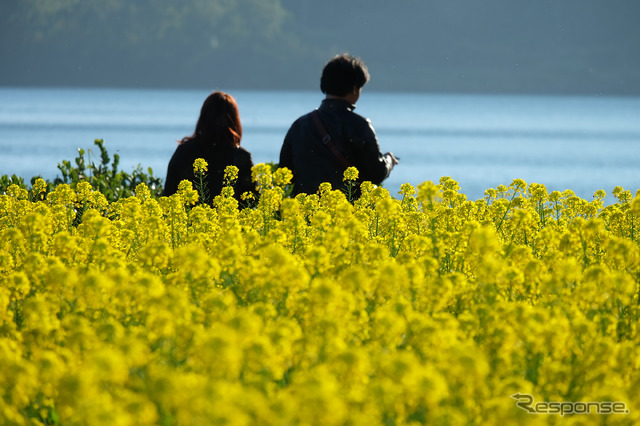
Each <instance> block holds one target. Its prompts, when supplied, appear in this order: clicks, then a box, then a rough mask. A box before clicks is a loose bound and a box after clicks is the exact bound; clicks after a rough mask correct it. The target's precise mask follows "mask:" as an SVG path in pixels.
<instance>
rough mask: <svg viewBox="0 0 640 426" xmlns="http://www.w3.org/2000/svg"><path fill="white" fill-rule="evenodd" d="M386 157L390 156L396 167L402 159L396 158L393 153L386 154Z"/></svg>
mask: <svg viewBox="0 0 640 426" xmlns="http://www.w3.org/2000/svg"><path fill="white" fill-rule="evenodd" d="M384 155H388V156H389V157H391V163H392V164H393V165H394V166H395V165H396V164H398V160H399V159H400V158H397V157H395V156H394V155H393V153H392V152H387V153H386V154H384Z"/></svg>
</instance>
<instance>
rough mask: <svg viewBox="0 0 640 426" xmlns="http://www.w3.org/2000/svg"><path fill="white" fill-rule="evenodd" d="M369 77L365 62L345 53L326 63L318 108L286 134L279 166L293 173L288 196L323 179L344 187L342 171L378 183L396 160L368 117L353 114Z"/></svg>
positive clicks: (314, 188)
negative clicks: (349, 169) (383, 146)
mask: <svg viewBox="0 0 640 426" xmlns="http://www.w3.org/2000/svg"><path fill="white" fill-rule="evenodd" d="M367 81H369V71H368V70H367V67H366V65H365V64H364V63H363V62H362V61H361V60H360V59H359V58H356V57H353V56H351V55H348V54H343V55H338V56H336V57H334V58H333V59H331V60H330V61H329V62H327V64H326V65H325V67H324V69H323V71H322V77H321V79H320V89H321V90H322V93H324V94H325V95H326V97H325V99H324V100H323V101H322V104H321V105H320V107H319V108H318V109H317V110H315V111H312V112H311V113H309V114H305V115H303V116H302V117H300V118H298V119H297V120H296V121H295V122H294V123H293V124H292V125H291V128H290V129H289V131H288V132H287V135H286V136H285V139H284V143H283V144H282V149H281V150H280V163H279V167H287V168H289V169H291V171H292V172H293V195H296V194H300V193H307V194H313V193H315V192H316V191H317V190H318V187H319V186H320V184H321V183H323V182H329V183H331V186H332V188H333V189H342V190H344V183H343V180H342V178H343V172H344V170H345V169H346V168H347V167H349V166H354V167H356V168H357V169H358V171H359V174H360V178H359V181H360V182H363V181H371V182H372V183H374V184H376V185H379V184H380V183H382V181H383V180H384V179H386V178H387V177H388V176H389V173H390V172H391V169H393V167H394V166H395V165H396V164H398V160H397V159H396V158H395V157H394V156H393V154H392V153H390V152H388V153H386V154H382V153H381V152H380V147H379V146H378V139H377V138H376V134H375V131H374V130H373V127H372V126H371V122H370V121H369V120H368V119H366V118H364V117H362V116H360V115H358V114H356V113H354V112H353V110H354V109H355V103H356V102H357V101H358V99H359V98H360V92H361V90H362V86H364V85H365V83H366V82H367Z"/></svg>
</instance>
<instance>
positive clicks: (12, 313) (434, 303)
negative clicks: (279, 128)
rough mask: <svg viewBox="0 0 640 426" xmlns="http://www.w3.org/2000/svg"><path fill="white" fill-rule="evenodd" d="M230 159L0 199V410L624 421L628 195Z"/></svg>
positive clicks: (634, 247) (102, 419)
mask: <svg viewBox="0 0 640 426" xmlns="http://www.w3.org/2000/svg"><path fill="white" fill-rule="evenodd" d="M196 166H197V167H198V169H197V171H198V172H199V173H205V172H206V170H207V169H206V164H203V163H202V162H199V163H198V164H197V165H196ZM227 171H228V173H227V182H228V183H229V185H228V186H227V187H226V188H225V189H224V190H223V192H222V194H221V195H218V196H216V197H214V198H213V199H212V200H211V202H210V203H208V204H207V203H202V202H200V200H201V195H202V194H203V193H204V192H203V188H201V187H199V185H196V187H195V188H194V187H193V185H192V184H191V183H189V182H186V181H185V182H183V183H182V184H181V185H180V190H179V192H178V193H177V194H175V195H173V196H171V197H159V198H158V197H154V196H152V195H151V193H150V190H149V188H148V187H147V186H146V185H145V184H144V183H142V184H139V185H138V187H137V189H136V191H135V196H131V197H126V198H121V199H118V200H117V201H113V202H109V201H107V199H106V198H105V196H104V195H103V194H101V193H100V192H98V191H96V190H94V189H93V188H92V187H91V185H90V184H89V183H87V182H81V183H78V184H77V185H72V186H73V187H72V186H70V185H68V184H60V185H58V186H56V187H55V188H52V189H51V188H49V189H48V188H47V186H46V185H45V183H44V182H43V181H42V180H38V181H36V182H35V183H34V185H33V187H32V188H31V189H29V190H26V189H23V188H20V187H18V186H15V185H14V186H11V187H9V189H8V190H7V191H6V193H5V194H3V195H0V423H1V424H5V425H33V424H60V425H209V424H211V425H218V424H220V425H223V424H224V425H298V424H304V425H363V424H364V425H369V426H370V425H404V424H439V425H462V424H470V425H481V424H559V423H560V422H562V424H565V423H566V424H607V425H613V424H634V423H637V422H638V421H640V398H638V396H637V395H638V394H639V393H640V335H639V329H638V319H639V317H640V300H639V298H638V296H639V285H640V247H639V243H640V194H638V193H636V194H632V193H631V192H630V191H626V190H624V189H622V188H619V187H618V188H615V189H614V191H613V195H614V196H615V197H616V200H617V201H616V202H615V203H614V204H611V205H608V206H604V203H603V199H604V196H605V194H604V192H603V191H598V192H597V193H596V194H595V196H594V199H593V200H591V201H586V200H584V199H581V198H579V197H576V196H575V195H574V194H573V193H572V192H571V191H565V192H562V193H560V192H551V193H549V192H548V191H547V189H546V188H545V187H544V186H543V185H539V184H533V183H532V184H529V185H527V184H526V183H525V182H524V181H522V180H514V181H513V183H511V185H509V186H500V187H498V188H496V189H489V190H487V192H486V196H485V197H484V198H483V199H479V200H476V201H472V200H468V199H467V198H466V196H465V195H464V194H462V193H460V188H459V186H458V184H457V183H456V182H455V181H454V180H453V179H451V178H448V177H444V178H442V179H441V180H440V181H439V182H438V183H437V184H436V183H433V182H425V183H423V184H421V185H419V186H418V187H417V188H414V187H412V186H411V185H409V184H405V185H403V186H402V188H401V191H400V193H399V194H398V195H397V196H396V195H395V194H394V195H393V196H392V195H391V194H389V193H388V191H387V190H386V189H384V188H381V187H376V186H374V185H372V184H371V183H368V182H364V183H362V184H361V186H360V193H361V195H360V197H359V198H358V199H355V200H350V198H352V197H351V191H350V190H349V191H347V192H348V193H347V194H345V193H343V192H339V191H336V190H332V189H331V187H330V186H329V185H328V184H325V185H323V186H322V187H321V188H320V190H319V191H318V193H317V194H308V195H305V194H301V195H299V196H297V197H296V198H289V197H286V196H285V188H286V186H287V184H288V183H289V181H290V179H291V173H290V172H289V171H287V170H286V169H279V170H277V171H275V172H272V170H271V169H270V167H268V166H267V165H264V164H259V165H256V166H255V167H254V170H253V178H254V180H255V181H256V182H257V186H258V194H257V195H256V194H247V196H246V197H244V198H243V199H242V200H240V201H238V199H236V198H235V197H234V194H233V187H232V183H233V179H234V178H235V176H237V170H233V168H229V169H228V170H227ZM356 179H357V170H353V169H350V170H348V171H347V172H346V173H345V180H347V181H348V182H349V183H350V185H348V187H349V188H353V186H352V185H357V183H356ZM243 201H246V203H247V204H249V205H250V207H247V208H240V207H242V206H239V204H242V202H243ZM585 407H586V412H585Z"/></svg>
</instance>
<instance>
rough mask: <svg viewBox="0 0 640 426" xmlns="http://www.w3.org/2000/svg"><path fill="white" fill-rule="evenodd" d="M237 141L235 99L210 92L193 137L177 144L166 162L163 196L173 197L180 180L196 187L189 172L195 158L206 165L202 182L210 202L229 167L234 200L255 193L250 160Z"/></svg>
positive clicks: (239, 133)
mask: <svg viewBox="0 0 640 426" xmlns="http://www.w3.org/2000/svg"><path fill="white" fill-rule="evenodd" d="M241 139H242V125H241V124H240V115H239V113H238V105H237V104H236V101H235V99H233V97H231V95H229V94H227V93H224V92H213V93H212V94H211V95H209V97H207V99H206V100H205V101H204V104H203V105H202V109H201V110H200V117H199V118H198V122H197V124H196V130H195V132H194V133H193V135H191V136H186V137H184V138H183V139H182V140H181V141H179V142H178V147H177V148H176V151H175V152H174V154H173V156H172V157H171V161H169V167H168V169H167V179H166V181H165V187H164V195H167V196H169V195H172V194H174V193H175V192H176V191H177V190H178V184H179V183H180V182H181V181H182V180H185V179H186V180H190V181H192V182H193V183H194V184H195V183H196V177H195V174H194V171H193V162H194V161H195V160H196V158H204V159H205V160H206V161H207V163H208V171H207V181H206V182H207V190H208V192H209V195H210V197H211V198H213V197H214V196H216V195H218V194H220V192H221V190H222V186H223V179H224V169H225V167H227V166H231V165H233V166H236V167H238V169H239V173H238V180H237V182H236V184H235V186H234V192H235V196H236V198H239V196H240V195H241V194H242V193H244V192H247V191H255V186H254V184H253V183H252V181H251V168H252V167H253V160H252V159H251V154H250V153H249V151H247V150H246V149H244V148H242V147H241V146H240V140H241ZM205 201H208V200H205Z"/></svg>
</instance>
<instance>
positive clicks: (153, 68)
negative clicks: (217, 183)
mask: <svg viewBox="0 0 640 426" xmlns="http://www.w3.org/2000/svg"><path fill="white" fill-rule="evenodd" d="M637 16H640V2H638V1H637V0H617V1H615V2H611V1H608V0H548V1H544V2H540V1H530V0H484V1H476V0H461V1H455V2H452V1H450V0H401V1H394V2H391V1H387V0H349V1H344V0H323V1H316V0H188V1H172V0H136V1H130V0H3V1H2V2H0V57H1V58H2V62H3V64H2V66H0V85H71V86H124V87H131V86H133V87H198V88H202V87H207V88H212V87H220V88H249V89H316V88H317V85H318V83H317V81H318V77H319V72H320V69H321V67H322V65H323V64H324V62H325V61H326V60H327V59H328V58H329V57H330V56H331V55H333V54H336V53H340V52H343V51H350V52H352V53H354V54H356V55H359V56H361V57H362V58H363V59H365V61H366V62H367V64H368V65H369V67H370V69H371V71H372V77H373V79H372V81H371V87H374V88H376V89H381V90H426V91H440V92H455V91H476V92H552V93H591V94H595V93H612V94H640V77H639V75H638V73H637V69H638V68H639V66H640V50H639V49H637V41H638V40H640V26H638V25H636V22H635V21H636V18H637Z"/></svg>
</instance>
